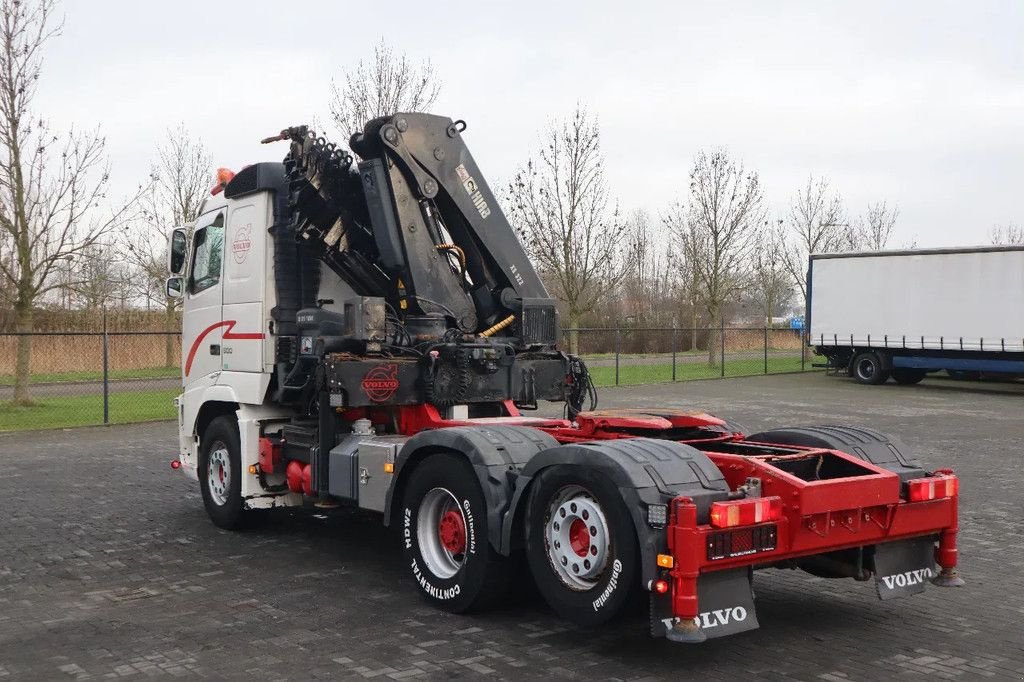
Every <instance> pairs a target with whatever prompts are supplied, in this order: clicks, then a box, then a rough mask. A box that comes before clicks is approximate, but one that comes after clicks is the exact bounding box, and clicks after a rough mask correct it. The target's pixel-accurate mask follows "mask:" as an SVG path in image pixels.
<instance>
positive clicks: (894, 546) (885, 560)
mask: <svg viewBox="0 0 1024 682" xmlns="http://www.w3.org/2000/svg"><path fill="white" fill-rule="evenodd" d="M935 574H936V569H935V538H930V537H927V538H914V539H913V540H901V541H900V542H887V543H885V544H881V545H878V546H877V547H875V585H876V586H877V588H878V598H879V599H896V598H897V597H906V596H909V595H912V594H918V593H919V592H924V588H925V585H926V584H927V582H928V580H929V579H930V578H931V577H932V576H934V575H935Z"/></svg>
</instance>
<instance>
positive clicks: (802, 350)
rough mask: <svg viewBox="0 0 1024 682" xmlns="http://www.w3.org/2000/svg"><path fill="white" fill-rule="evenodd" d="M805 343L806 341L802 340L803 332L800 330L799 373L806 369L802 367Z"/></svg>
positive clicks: (804, 357)
mask: <svg viewBox="0 0 1024 682" xmlns="http://www.w3.org/2000/svg"><path fill="white" fill-rule="evenodd" d="M805 341H806V339H805V338H804V330H803V329H801V330H800V371H801V372H802V371H804V370H805V369H806V368H805V367H804V361H805V359H806V357H807V354H806V349H807V344H806V343H805Z"/></svg>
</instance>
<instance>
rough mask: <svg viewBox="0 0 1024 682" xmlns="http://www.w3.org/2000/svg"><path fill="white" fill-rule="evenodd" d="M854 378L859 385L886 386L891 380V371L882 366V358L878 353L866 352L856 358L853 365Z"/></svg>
mask: <svg viewBox="0 0 1024 682" xmlns="http://www.w3.org/2000/svg"><path fill="white" fill-rule="evenodd" d="M850 366H851V368H852V369H853V378H854V379H856V380H857V381H858V382H859V383H862V384H869V385H872V386H875V385H877V384H884V383H885V381H886V379H888V378H889V370H887V369H885V367H884V366H883V365H882V358H881V357H880V356H879V355H878V353H874V352H871V351H865V352H863V353H858V354H857V355H855V356H854V358H853V362H852V363H851V365H850Z"/></svg>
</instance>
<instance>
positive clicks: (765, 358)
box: [764, 327, 768, 374]
mask: <svg viewBox="0 0 1024 682" xmlns="http://www.w3.org/2000/svg"><path fill="white" fill-rule="evenodd" d="M764 373H765V374H767V373H768V327H765V328H764Z"/></svg>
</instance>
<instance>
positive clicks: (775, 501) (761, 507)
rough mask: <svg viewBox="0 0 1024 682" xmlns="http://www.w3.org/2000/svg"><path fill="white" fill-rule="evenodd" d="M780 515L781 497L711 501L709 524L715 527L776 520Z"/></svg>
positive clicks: (730, 526)
mask: <svg viewBox="0 0 1024 682" xmlns="http://www.w3.org/2000/svg"><path fill="white" fill-rule="evenodd" d="M781 516H782V498H781V497H756V498H753V499H749V500H734V501H732V502H712V503H711V525H712V526H714V527H715V528H732V527H734V526H749V525H752V524H755V523H765V522H767V521H778V520H779V517H781Z"/></svg>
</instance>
